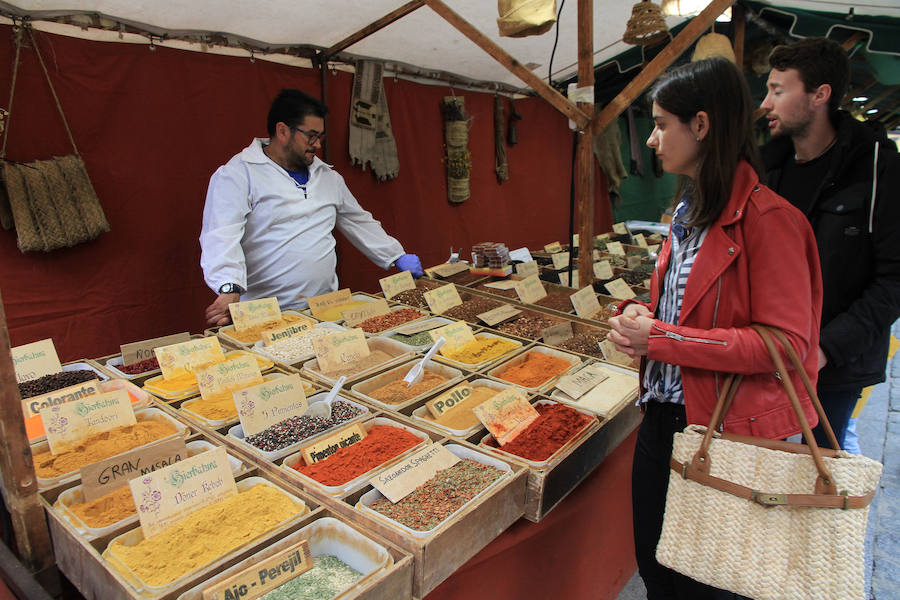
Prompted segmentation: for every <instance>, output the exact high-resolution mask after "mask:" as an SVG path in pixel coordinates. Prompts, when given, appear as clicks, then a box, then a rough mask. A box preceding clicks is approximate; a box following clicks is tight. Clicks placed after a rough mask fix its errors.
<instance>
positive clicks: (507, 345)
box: [440, 333, 522, 369]
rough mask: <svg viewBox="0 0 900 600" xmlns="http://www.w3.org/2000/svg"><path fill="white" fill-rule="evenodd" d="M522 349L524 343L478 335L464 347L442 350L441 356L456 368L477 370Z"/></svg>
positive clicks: (489, 335)
mask: <svg viewBox="0 0 900 600" xmlns="http://www.w3.org/2000/svg"><path fill="white" fill-rule="evenodd" d="M521 347H522V342H517V341H515V340H511V339H509V338H504V337H501V336H499V335H495V334H493V333H478V334H476V335H475V340H474V341H471V342H469V343H467V344H463V345H462V346H456V347H452V348H447V347H446V346H444V347H443V348H441V350H440V356H441V357H443V358H444V359H445V360H448V361H450V362H451V363H453V364H454V365H456V366H460V367H463V368H468V369H477V368H480V367H483V366H485V365H487V364H490V363H492V362H494V361H496V360H498V359H500V358H501V357H503V356H506V355H507V354H509V353H511V352H514V351H516V350H518V349H519V348H521Z"/></svg>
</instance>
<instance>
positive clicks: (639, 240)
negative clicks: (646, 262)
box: [631, 233, 647, 248]
mask: <svg viewBox="0 0 900 600" xmlns="http://www.w3.org/2000/svg"><path fill="white" fill-rule="evenodd" d="M631 237H632V238H633V239H634V243H635V244H637V245H638V246H640V247H642V248H646V247H647V238H645V237H644V234H643V233H638V234H637V235H633V236H631Z"/></svg>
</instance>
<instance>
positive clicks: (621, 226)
mask: <svg viewBox="0 0 900 600" xmlns="http://www.w3.org/2000/svg"><path fill="white" fill-rule="evenodd" d="M613 232H614V233H621V234H627V233H628V228H627V227H625V223H614V224H613Z"/></svg>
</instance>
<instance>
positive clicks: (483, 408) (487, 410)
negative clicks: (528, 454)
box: [472, 388, 539, 446]
mask: <svg viewBox="0 0 900 600" xmlns="http://www.w3.org/2000/svg"><path fill="white" fill-rule="evenodd" d="M472 410H473V411H474V412H475V416H476V417H478V420H479V421H481V423H482V424H483V425H484V426H485V427H486V428H487V430H488V431H490V432H491V435H493V436H494V439H495V440H497V443H499V444H500V445H501V446H503V445H504V444H507V443H509V442H511V441H512V440H513V439H515V437H516V436H517V435H519V434H520V433H522V431H524V430H525V428H526V427H528V426H529V425H531V422H532V421H534V420H535V419H537V418H538V416H539V414H538V411H537V410H536V409H535V408H534V407H533V406H531V405H530V404H528V401H527V400H525V392H523V391H522V390H520V389H518V388H509V389H506V390H503V391H502V392H498V393H497V394H495V395H494V396H492V397H491V398H489V399H487V400H485V401H484V402H482V403H481V404H479V405H478V406H476V407H475V408H473V409H472Z"/></svg>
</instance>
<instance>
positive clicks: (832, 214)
mask: <svg viewBox="0 0 900 600" xmlns="http://www.w3.org/2000/svg"><path fill="white" fill-rule="evenodd" d="M835 127H836V129H837V135H838V141H837V142H836V144H835V147H834V149H833V151H832V152H831V160H830V166H829V170H828V175H827V176H826V177H825V178H824V180H822V181H814V182H813V181H811V182H809V184H810V185H811V186H816V188H817V189H816V193H815V196H814V200H813V202H812V203H811V204H810V207H809V210H807V211H806V216H807V218H809V222H810V223H811V224H812V228H813V231H814V232H815V234H816V242H817V244H818V247H819V260H820V261H821V263H822V283H823V286H824V301H823V306H822V333H821V338H820V341H819V344H820V346H821V347H822V349H823V351H824V352H825V356H826V357H827V358H828V364H827V365H826V366H825V367H824V368H823V369H822V370H821V371H820V372H819V383H818V386H819V389H829V390H839V389H852V388H860V387H865V386H868V385H872V384H874V383H879V382H881V381H884V374H885V365H886V363H887V353H888V344H889V341H890V330H891V324H892V323H893V322H894V321H896V320H897V318H898V317H900V156H898V154H897V148H896V146H895V145H894V143H893V142H892V141H890V140H889V139H888V138H887V136H886V135H885V134H884V131H883V130H880V131H878V130H876V129H874V128H873V127H872V126H871V125H869V124H865V123H861V122H859V121H856V120H855V119H853V118H852V117H851V116H850V115H849V114H847V113H845V112H843V111H841V112H840V113H839V115H838V117H837V119H836V121H835ZM876 144H877V149H878V152H877V159H876V155H875V149H876ZM793 154H794V145H793V142H792V141H791V139H790V138H789V137H779V138H776V139H774V140H772V141H771V142H769V143H768V144H766V146H765V147H764V148H763V161H764V163H765V167H766V174H767V178H768V184H769V187H771V188H772V189H774V190H776V191H777V190H778V187H779V183H780V179H781V175H782V170H783V165H784V164H785V162H786V161H787V160H789V159H790V158H791V157H792V156H793ZM873 179H874V181H873ZM788 201H790V202H792V203H793V202H794V199H793V198H788ZM801 210H802V208H801ZM785 285H790V282H785Z"/></svg>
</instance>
